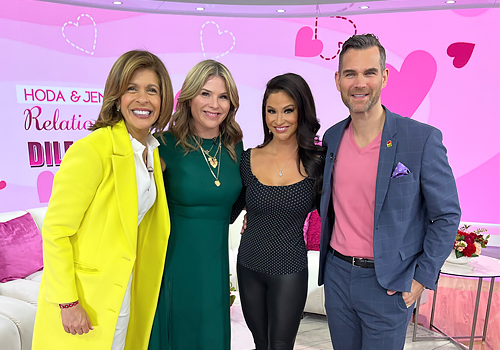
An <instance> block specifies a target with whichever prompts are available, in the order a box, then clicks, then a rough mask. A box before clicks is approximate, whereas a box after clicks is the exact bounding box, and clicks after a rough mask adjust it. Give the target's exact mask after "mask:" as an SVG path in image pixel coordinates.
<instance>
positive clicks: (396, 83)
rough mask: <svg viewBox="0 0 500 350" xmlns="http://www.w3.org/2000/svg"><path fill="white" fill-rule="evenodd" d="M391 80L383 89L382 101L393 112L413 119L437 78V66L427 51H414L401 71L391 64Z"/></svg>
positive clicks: (405, 61) (388, 65) (389, 66)
mask: <svg viewBox="0 0 500 350" xmlns="http://www.w3.org/2000/svg"><path fill="white" fill-rule="evenodd" d="M386 66H387V68H388V69H389V79H388V81H387V85H386V87H385V88H384V89H382V94H381V101H382V103H383V104H384V105H385V106H386V107H387V108H389V110H390V111H391V112H394V113H397V114H400V115H402V116H403V117H410V118H411V117H412V116H413V113H415V111H416V110H417V109H418V107H419V106H420V104H421V103H422V101H423V100H424V98H425V96H427V93H428V92H429V90H430V89H431V87H432V84H433V83H434V79H435V78H436V71H437V64H436V60H435V59H434V57H432V55H431V54H430V53H428V52H426V51H420V50H418V51H413V52H412V53H410V54H409V55H408V56H406V58H405V60H404V61H403V64H402V65H401V70H400V71H399V72H398V71H397V69H396V68H394V67H393V66H391V65H390V64H387V65H386Z"/></svg>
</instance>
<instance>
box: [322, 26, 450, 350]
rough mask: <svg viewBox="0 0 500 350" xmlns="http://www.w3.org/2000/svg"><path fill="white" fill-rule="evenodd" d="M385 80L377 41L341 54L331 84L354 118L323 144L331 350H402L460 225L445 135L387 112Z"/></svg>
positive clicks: (358, 42)
mask: <svg viewBox="0 0 500 350" xmlns="http://www.w3.org/2000/svg"><path fill="white" fill-rule="evenodd" d="M387 79H388V70H387V69H386V68H385V50H384V48H383V47H382V45H381V44H380V42H379V41H378V39H377V38H376V37H375V36H374V35H371V34H364V35H355V36H353V37H351V38H349V40H347V41H346V42H345V43H344V44H343V47H342V51H341V53H340V56H339V70H338V72H336V73H335V81H336V85H337V89H338V90H339V91H340V93H341V97H342V100H343V102H344V104H345V105H346V106H347V107H348V108H349V112H350V116H349V117H348V118H347V119H345V120H343V121H341V122H339V123H337V124H336V125H334V126H332V127H331V128H330V129H328V130H327V131H326V133H325V134H324V137H323V145H324V146H327V147H328V151H327V154H326V161H325V171H324V183H323V195H322V198H321V207H320V209H321V227H322V228H321V244H320V270H319V284H320V285H321V284H323V283H324V285H325V307H326V311H327V315H328V325H329V328H330V335H331V338H332V343H333V347H334V349H335V350H356V349H363V350H367V349H376V350H391V349H403V347H404V342H405V337H406V329H407V327H408V322H409V321H410V318H411V315H412V311H413V306H414V303H415V301H416V299H417V298H418V297H419V296H420V294H421V293H422V291H423V290H424V288H425V287H426V288H429V289H435V288H436V284H437V279H438V275H439V270H440V268H441V266H442V265H443V263H444V261H445V259H446V257H447V256H448V254H449V253H450V251H451V249H452V247H453V242H454V239H455V235H456V233H457V228H458V225H459V221H460V206H459V202H458V196H457V189H456V185H455V179H454V177H453V173H452V171H451V168H450V166H449V164H448V159H447V157H446V148H445V147H444V146H443V143H442V135H441V132H440V131H439V130H438V129H436V128H434V127H432V126H429V125H426V124H423V123H419V122H417V121H414V120H412V119H409V118H404V117H401V116H399V115H397V114H394V113H391V112H390V111H389V110H388V109H387V108H385V107H384V106H382V104H381V102H380V93H381V90H382V88H384V87H385V85H386V84H387ZM407 83H408V84H414V83H415V82H411V81H408V82H407ZM401 98H404V91H401Z"/></svg>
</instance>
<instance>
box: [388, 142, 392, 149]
mask: <svg viewBox="0 0 500 350" xmlns="http://www.w3.org/2000/svg"><path fill="white" fill-rule="evenodd" d="M391 147H392V141H391V140H389V141H387V148H391Z"/></svg>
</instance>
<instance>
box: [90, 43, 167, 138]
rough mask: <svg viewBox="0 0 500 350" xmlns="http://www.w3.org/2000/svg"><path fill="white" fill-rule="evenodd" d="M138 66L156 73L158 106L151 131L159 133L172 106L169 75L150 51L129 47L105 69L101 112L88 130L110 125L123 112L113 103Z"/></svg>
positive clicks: (120, 95) (118, 97)
mask: <svg viewBox="0 0 500 350" xmlns="http://www.w3.org/2000/svg"><path fill="white" fill-rule="evenodd" d="M139 69H150V70H152V71H154V72H155V73H156V75H157V76H158V80H159V82H160V96H161V107H160V115H159V117H158V120H157V121H156V122H155V123H154V124H153V125H152V127H151V129H152V130H151V131H152V132H153V131H154V132H161V131H163V130H164V129H165V127H166V126H167V124H168V122H169V120H170V117H171V116H172V110H173V107H174V93H173V91H174V89H173V88H172V82H171V81H170V76H169V74H168V72H167V69H166V68H165V65H164V64H163V62H162V61H161V60H160V59H159V58H158V57H157V56H156V55H154V54H152V53H151V52H148V51H142V50H133V51H129V52H125V53H124V54H123V55H121V56H120V57H119V58H118V60H116V62H115V64H113V67H112V68H111V71H110V72H109V75H108V79H107V80H106V86H105V87H104V96H103V102H102V107H101V111H100V112H99V117H98V118H97V120H96V122H95V123H94V124H93V125H92V126H90V128H89V130H91V131H93V130H97V129H99V128H103V127H106V126H113V125H115V124H116V123H118V122H119V121H120V120H123V115H122V113H121V112H120V111H118V110H117V108H116V105H117V102H118V101H119V100H120V98H121V97H122V96H123V95H124V94H125V92H126V91H127V87H128V84H129V83H130V79H132V75H133V74H134V73H135V72H136V71H137V70H139Z"/></svg>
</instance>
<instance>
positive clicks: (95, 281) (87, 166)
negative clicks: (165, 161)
mask: <svg viewBox="0 0 500 350" xmlns="http://www.w3.org/2000/svg"><path fill="white" fill-rule="evenodd" d="M154 168H155V171H154V178H155V182H156V188H157V197H156V201H155V204H154V205H153V207H152V208H151V209H150V210H149V211H148V212H147V214H146V216H145V217H144V219H143V220H142V222H141V225H140V226H139V227H137V220H138V204H137V203H138V198H137V183H136V172H135V163H134V153H133V150H132V144H131V142H130V139H129V136H128V132H127V128H126V126H125V123H124V122H123V121H122V122H120V123H118V124H116V125H115V126H113V127H106V128H101V129H98V130H96V131H94V132H92V133H91V134H90V135H88V136H87V137H85V138H83V139H81V140H79V141H77V142H75V143H74V144H73V145H72V146H71V147H70V148H69V149H68V152H67V153H66V155H65V156H64V160H63V161H62V163H61V167H60V169H59V171H58V172H57V174H56V175H55V179H54V186H53V191H52V197H51V199H50V202H49V208H48V211H47V215H46V216H45V220H44V223H43V228H42V236H43V253H44V254H43V260H44V271H43V276H42V282H41V286H40V293H39V297H38V308H37V315H36V321H35V331H34V335H33V350H49V349H50V350H59V349H61V350H68V349H71V350H88V349H92V350H100V349H102V350H109V349H110V348H111V344H112V342H113V335H114V332H115V327H116V323H117V320H118V314H119V312H120V308H121V304H122V301H123V297H124V295H125V290H126V287H127V284H128V281H129V278H130V274H131V273H132V271H133V280H132V301H131V315H130V323H129V327H128V333H127V341H126V345H125V349H126V350H141V349H147V347H148V341H149V335H150V331H151V327H152V324H153V318H154V315H155V310H156V303H157V299H158V294H159V291H160V283H161V280H162V275H163V266H164V262H165V255H166V252H167V243H168V237H169V234H170V219H169V215H168V207H167V200H166V196H165V187H164V185H163V177H162V172H161V165H160V158H159V155H158V149H156V150H155V151H154ZM77 299H78V300H79V302H80V303H81V304H82V306H83V307H84V308H85V310H86V311H87V313H88V315H89V317H90V320H91V323H92V325H93V326H94V330H93V331H90V332H89V333H88V334H84V335H80V336H79V335H71V334H68V333H66V332H64V329H63V326H62V322H61V312H60V309H59V305H58V304H60V303H69V302H72V301H75V300H77Z"/></svg>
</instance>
